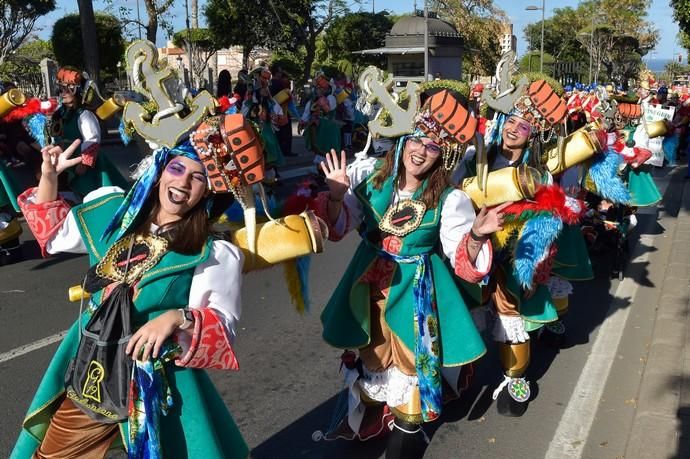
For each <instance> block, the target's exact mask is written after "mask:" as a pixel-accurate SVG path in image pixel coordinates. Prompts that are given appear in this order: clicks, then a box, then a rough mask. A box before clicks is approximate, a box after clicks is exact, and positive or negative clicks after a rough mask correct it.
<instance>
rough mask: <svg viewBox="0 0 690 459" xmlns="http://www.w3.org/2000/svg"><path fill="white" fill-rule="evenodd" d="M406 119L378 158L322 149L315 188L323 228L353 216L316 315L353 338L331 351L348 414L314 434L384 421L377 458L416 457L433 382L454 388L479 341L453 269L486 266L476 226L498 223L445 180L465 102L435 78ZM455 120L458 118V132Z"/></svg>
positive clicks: (329, 331)
mask: <svg viewBox="0 0 690 459" xmlns="http://www.w3.org/2000/svg"><path fill="white" fill-rule="evenodd" d="M446 103H447V104H448V106H449V107H451V109H448V107H447V106H445V105H444V104H446ZM416 106H418V105H416ZM439 106H443V107H441V108H439ZM448 114H454V116H453V117H450V116H448V119H446V115H448ZM455 115H457V116H455ZM463 115H466V116H465V118H464V122H462V123H459V122H458V121H463ZM434 117H436V118H434ZM439 119H442V120H443V121H442V122H439V121H438V120H439ZM415 120H416V121H415V123H414V126H413V129H412V132H409V133H407V134H404V135H402V136H401V137H399V138H398V139H397V141H396V143H395V148H393V149H392V150H391V151H390V152H389V153H388V155H387V156H386V157H385V159H384V160H383V161H376V160H375V159H374V158H360V159H359V160H357V161H355V162H354V163H353V164H351V165H350V166H349V167H347V168H346V161H345V153H344V152H343V153H342V154H341V155H340V156H339V155H338V154H336V152H335V151H331V152H330V153H329V154H328V155H327V157H326V161H325V162H324V163H322V164H321V166H322V169H323V171H324V173H325V175H326V182H327V184H328V188H329V191H328V192H324V193H322V194H321V195H320V196H319V197H318V199H317V213H318V214H320V215H321V216H323V218H324V219H326V220H327V221H328V223H329V225H330V228H329V235H330V238H331V239H332V240H339V239H341V238H342V237H343V236H344V235H345V233H347V232H348V231H351V230H352V229H355V228H359V232H360V235H361V236H362V242H361V244H360V246H359V248H358V249H357V252H356V253H355V255H354V257H353V259H352V261H351V262H350V265H349V267H348V269H347V271H346V272H345V274H344V276H343V278H342V280H341V282H340V284H339V285H338V287H337V289H336V290H335V292H334V293H333V295H332V297H331V299H330V300H329V302H328V304H327V305H326V308H325V309H324V311H323V313H322V315H321V320H322V322H323V327H324V331H323V337H324V339H325V340H326V341H327V342H328V343H329V344H331V345H333V346H335V347H340V348H346V349H354V348H356V349H358V350H359V359H358V362H356V360H357V357H356V356H355V354H354V353H353V352H349V351H346V352H345V353H344V354H343V363H344V365H345V366H346V367H347V368H348V370H347V375H346V377H345V378H346V381H347V383H348V385H349V387H350V397H351V399H350V400H351V403H350V411H349V414H348V416H347V417H346V418H344V419H342V420H340V421H341V422H340V424H339V425H338V426H337V427H336V428H335V429H333V430H331V431H329V432H326V434H325V435H324V437H323V438H325V439H327V440H333V439H336V438H346V439H350V440H351V439H360V440H366V439H369V438H372V437H374V436H376V435H377V434H380V433H381V432H383V431H384V430H386V429H388V428H391V427H390V426H393V428H392V429H393V432H391V435H390V437H389V443H388V448H387V451H386V457H387V458H402V457H410V458H411V457H421V455H422V454H423V448H424V441H423V434H422V433H420V432H421V425H422V423H424V422H430V421H433V420H435V419H437V418H438V417H439V416H440V413H441V409H442V399H443V397H442V396H441V388H442V386H445V387H446V388H448V389H449V390H448V392H447V393H446V394H444V395H445V396H447V397H455V396H457V395H458V393H459V392H460V391H461V390H462V389H464V388H465V387H466V385H467V383H468V380H469V377H470V375H471V373H472V366H471V362H473V361H474V360H476V359H478V358H479V357H480V356H481V355H482V354H483V353H484V351H485V349H484V345H483V343H482V340H481V337H480V336H479V333H478V332H477V330H476V328H475V327H474V324H473V322H472V319H471V318H470V314H469V312H468V309H467V306H466V303H465V301H464V299H463V298H464V297H463V295H462V294H461V292H460V290H459V288H458V284H457V283H456V280H454V279H453V276H454V275H456V276H459V277H460V278H461V279H464V280H465V281H466V282H469V283H475V282H478V281H479V280H480V279H481V278H482V277H483V276H484V275H485V274H486V273H487V272H488V269H489V266H490V264H491V244H490V242H489V241H488V239H487V238H488V235H489V234H491V233H493V232H494V231H495V230H496V229H498V228H500V226H501V224H502V216H501V207H500V206H499V207H498V208H496V209H494V210H493V211H491V212H487V211H486V210H485V209H484V210H482V211H481V212H480V213H479V215H477V216H476V217H475V212H474V208H473V207H472V203H471V201H470V200H469V198H468V197H467V195H466V194H465V193H464V192H462V191H460V190H458V189H454V188H453V187H451V186H450V184H449V181H448V175H449V173H450V171H451V170H452V169H453V167H454V165H455V160H456V159H457V157H458V155H459V152H460V151H461V150H462V149H463V143H464V142H466V141H467V140H470V139H471V138H472V137H473V136H474V128H473V126H475V127H476V120H474V118H473V117H472V116H471V115H469V113H468V112H467V111H466V108H465V107H464V106H462V105H461V104H460V101H458V100H457V99H456V98H455V97H454V96H453V95H452V94H451V93H450V92H448V91H445V90H444V91H440V92H438V93H436V94H434V95H433V96H431V97H430V98H429V100H428V102H427V104H426V105H424V107H423V108H422V109H421V110H420V111H419V113H417V114H416V118H415ZM473 120H474V121H475V123H472V121H473ZM455 126H458V127H460V126H469V127H470V128H469V129H468V130H463V131H462V134H459V131H458V129H455ZM370 128H372V125H371V124H370ZM397 132H399V131H397ZM461 135H463V136H464V135H467V137H462V140H461V137H460V136H461ZM439 248H440V249H439ZM442 255H443V256H446V257H447V258H448V260H449V264H445V263H444V262H443V260H442V258H441V256H442ZM449 266H450V267H451V269H449V268H448V267H449ZM442 375H443V378H442ZM442 380H445V382H442ZM444 390H445V389H444ZM353 400H355V401H357V403H353V402H352V401H353ZM355 405H356V406H355ZM392 419H394V422H392V423H391V422H390V421H391V420H392Z"/></svg>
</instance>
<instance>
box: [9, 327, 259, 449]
mask: <svg viewBox="0 0 690 459" xmlns="http://www.w3.org/2000/svg"><path fill="white" fill-rule="evenodd" d="M77 324H78V322H77V323H75V324H74V325H73V326H72V327H71V328H70V330H69V332H68V333H67V335H66V336H65V338H64V340H63V341H62V343H61V344H60V346H59V347H58V349H57V351H56V352H55V356H54V357H53V360H52V361H51V362H50V364H49V366H48V369H47V370H46V372H45V374H44V376H43V380H42V381H41V383H40V385H39V387H38V390H37V391H36V395H35V396H34V399H33V401H32V402H31V405H30V407H29V410H28V413H27V415H26V418H25V419H24V422H23V425H22V427H23V428H22V430H21V432H20V434H19V438H18V440H17V443H16V444H15V446H14V450H13V451H12V454H11V456H10V457H11V458H12V459H29V458H31V456H32V455H33V453H34V451H36V449H37V448H38V447H39V445H40V443H41V441H42V439H43V437H44V436H45V433H46V431H47V429H48V425H49V424H50V419H51V417H52V415H53V413H54V412H55V410H56V409H57V407H58V405H59V404H60V402H61V400H62V397H63V395H64V392H65V386H64V385H65V372H66V371H67V366H68V364H69V361H70V360H71V359H72V358H73V357H74V356H75V355H76V353H77V347H78V345H79V330H78V328H77V327H78V325H77ZM166 370H167V372H166V375H167V377H168V382H169V384H170V388H171V390H172V394H173V400H174V406H173V407H172V408H171V409H170V411H169V412H168V415H167V416H161V417H160V432H161V433H160V436H161V446H162V457H166V458H167V457H171V458H197V457H200V458H205V459H211V458H219V459H220V458H241V459H244V458H246V457H248V455H249V449H248V447H247V444H246V443H245V441H244V439H243V438H242V435H241V434H240V431H239V429H238V428H237V426H236V424H235V422H234V420H233V419H232V416H231V415H230V412H229V411H228V409H227V408H226V407H225V402H224V401H223V399H222V398H221V397H220V395H219V394H218V391H217V390H216V389H215V387H214V386H213V383H212V382H211V380H210V378H209V377H208V375H207V374H206V372H205V371H204V370H196V369H189V368H180V367H177V366H175V365H168V366H167V367H166ZM120 434H121V435H120V439H121V440H120V441H119V442H116V443H117V444H115V445H113V448H118V447H119V448H122V447H123V446H122V445H123V444H124V443H125V441H126V438H127V422H126V421H125V422H122V423H120Z"/></svg>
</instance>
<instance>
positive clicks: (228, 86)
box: [216, 70, 232, 97]
mask: <svg viewBox="0 0 690 459" xmlns="http://www.w3.org/2000/svg"><path fill="white" fill-rule="evenodd" d="M231 91H232V77H231V76H230V72H228V71H227V70H221V71H220V73H219V74H218V85H217V87H216V97H223V96H230V94H231Z"/></svg>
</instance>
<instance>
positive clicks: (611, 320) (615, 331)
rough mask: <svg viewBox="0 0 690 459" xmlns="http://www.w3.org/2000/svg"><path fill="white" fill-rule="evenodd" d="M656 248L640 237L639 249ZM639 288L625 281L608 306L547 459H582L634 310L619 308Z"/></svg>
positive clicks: (645, 255)
mask: <svg viewBox="0 0 690 459" xmlns="http://www.w3.org/2000/svg"><path fill="white" fill-rule="evenodd" d="M653 244H654V237H653V236H649V235H642V236H640V246H647V247H653ZM649 254H650V251H645V252H644V253H643V254H641V255H638V256H637V257H636V258H635V259H634V260H631V261H630V262H629V265H632V264H633V263H638V264H641V265H643V264H644V263H645V262H647V261H648V259H649ZM638 287H639V285H638V284H637V283H636V282H635V280H634V279H632V278H630V277H626V278H625V279H623V281H622V282H621V283H620V284H618V288H617V289H616V293H615V295H614V298H615V300H614V301H613V302H612V303H611V305H610V306H609V310H608V313H607V318H606V320H605V321H604V323H603V324H602V325H601V327H599V332H598V333H597V337H596V340H595V341H594V345H593V346H592V350H591V352H590V355H589V358H588V359H587V362H586V363H585V366H584V367H583V368H582V373H580V378H579V379H578V380H577V384H575V391H574V392H573V395H572V397H570V401H569V402H568V406H567V407H566V409H565V411H564V412H563V416H562V417H561V421H560V423H559V424H558V428H557V429H556V433H555V434H554V436H553V439H552V440H551V443H550V444H549V449H548V451H547V452H546V455H545V456H544V457H545V459H576V458H577V459H579V458H581V457H582V453H583V450H584V447H585V445H586V443H587V438H588V437H589V431H590V429H591V428H592V423H593V422H594V417H595V415H596V413H597V409H598V408H599V400H600V399H601V394H602V393H603V391H604V386H605V385H606V381H607V379H608V377H609V373H610V372H611V366H612V365H611V362H613V361H614V359H615V356H616V352H617V351H618V345H619V344H620V341H621V337H622V336H623V330H624V329H625V323H626V322H627V320H628V315H629V314H630V309H631V307H630V306H628V307H620V301H625V300H627V301H628V304H629V305H632V303H633V302H634V301H635V295H636V293H637V289H638Z"/></svg>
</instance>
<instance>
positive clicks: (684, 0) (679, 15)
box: [670, 0, 690, 35]
mask: <svg viewBox="0 0 690 459" xmlns="http://www.w3.org/2000/svg"><path fill="white" fill-rule="evenodd" d="M670 5H671V8H673V17H674V18H675V19H676V21H678V26H679V27H680V31H681V32H684V33H685V34H688V35H690V0H671V1H670Z"/></svg>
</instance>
